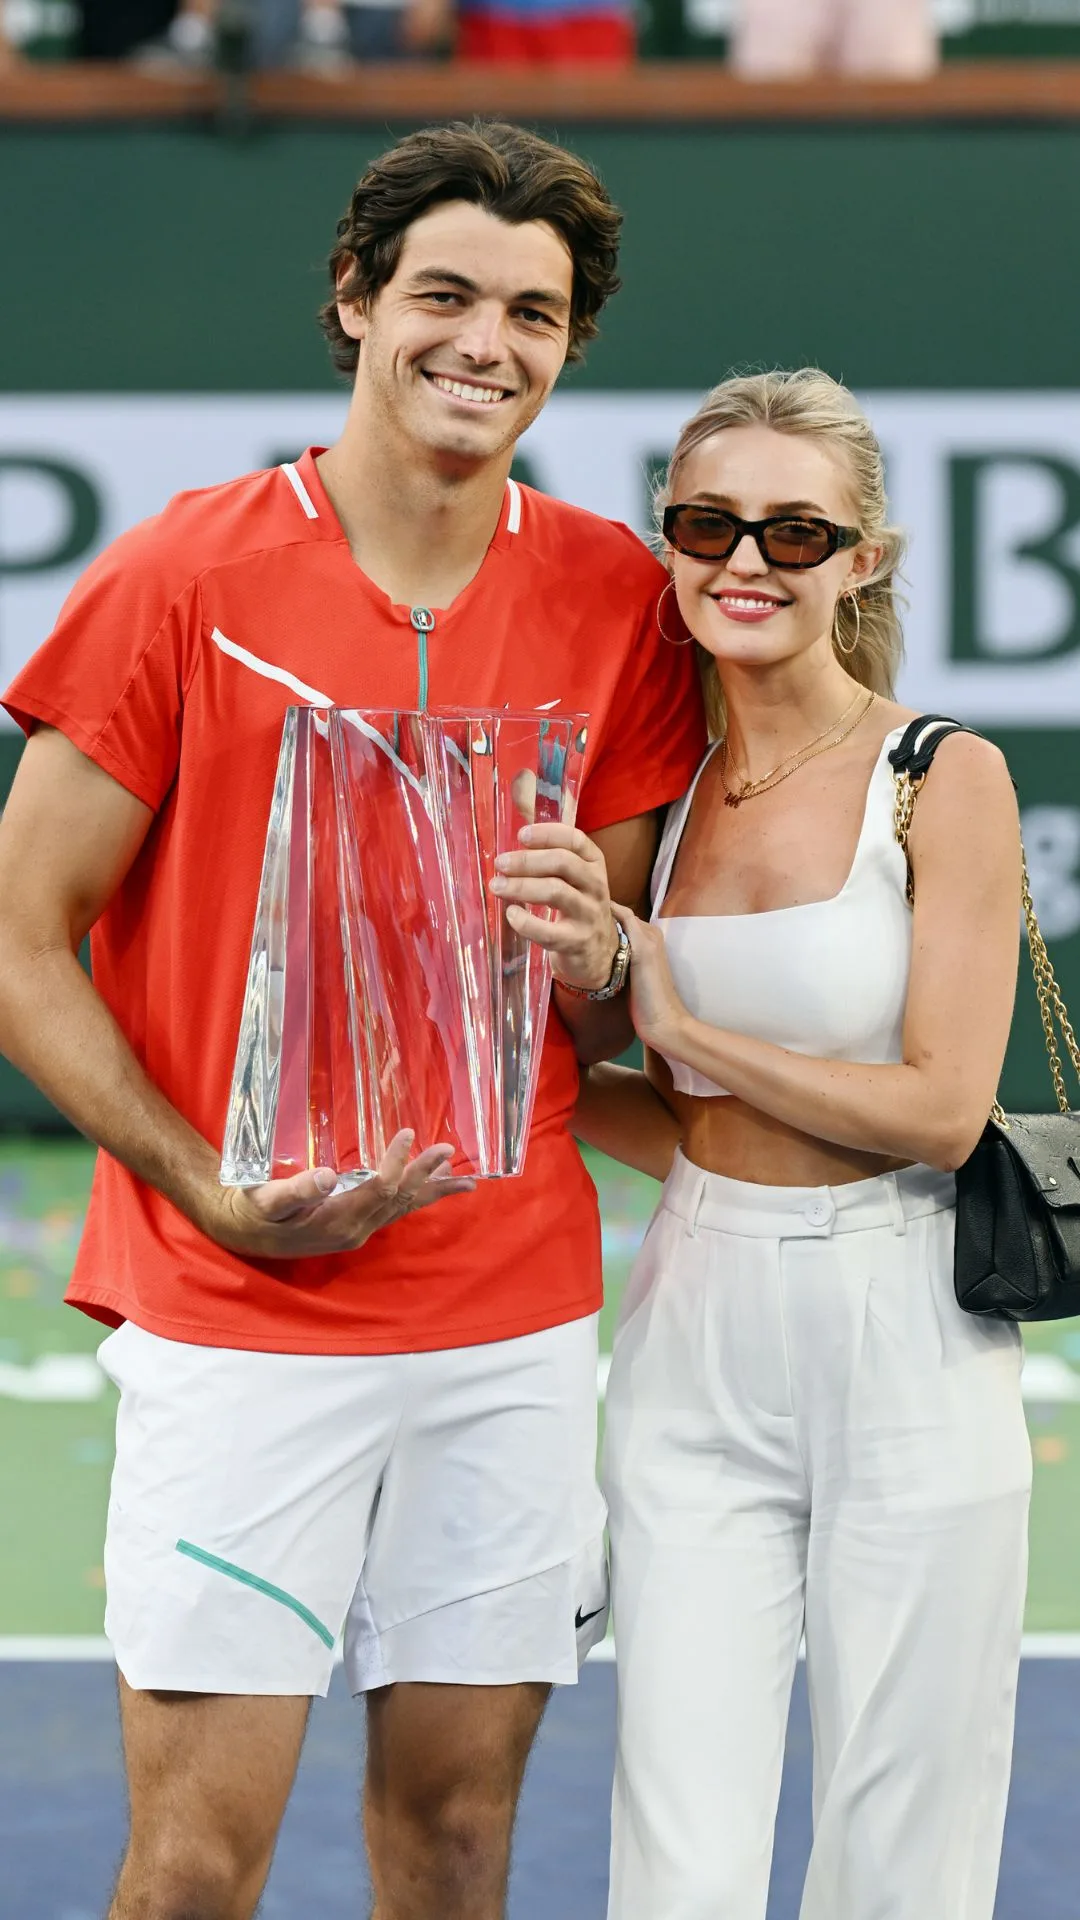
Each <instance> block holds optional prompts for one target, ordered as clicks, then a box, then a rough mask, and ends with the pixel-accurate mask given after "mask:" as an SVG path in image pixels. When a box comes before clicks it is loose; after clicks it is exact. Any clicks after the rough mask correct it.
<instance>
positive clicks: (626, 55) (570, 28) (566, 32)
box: [456, 12, 636, 67]
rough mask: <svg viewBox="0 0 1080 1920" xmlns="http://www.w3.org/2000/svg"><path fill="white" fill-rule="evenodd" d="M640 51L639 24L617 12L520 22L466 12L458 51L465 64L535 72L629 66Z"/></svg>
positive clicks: (501, 16) (492, 15)
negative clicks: (636, 27)
mask: <svg viewBox="0 0 1080 1920" xmlns="http://www.w3.org/2000/svg"><path fill="white" fill-rule="evenodd" d="M635 51H636V47H635V38H634V27H633V22H632V20H631V19H630V18H629V16H627V15H623V14H617V13H582V14H577V15H575V16H574V18H573V19H561V20H560V19H555V20H520V19H514V18H512V17H511V16H509V15H500V14H498V13H469V12H463V13H462V15H461V19H460V24H459V28H458V37H457V47H456V52H457V57H458V59H459V60H474V61H478V62H479V61H485V62H487V63H489V64H491V65H501V66H531V67H571V66H576V65H581V64H584V63H586V62H589V63H592V62H603V63H604V64H605V65H607V66H620V67H621V66H629V64H630V62H631V61H632V60H633V58H634V54H635Z"/></svg>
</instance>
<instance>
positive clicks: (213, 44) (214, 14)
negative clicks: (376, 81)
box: [139, 0, 453, 74]
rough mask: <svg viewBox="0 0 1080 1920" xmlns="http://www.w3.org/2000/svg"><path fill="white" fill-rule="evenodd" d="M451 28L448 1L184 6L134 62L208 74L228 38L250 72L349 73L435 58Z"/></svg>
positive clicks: (205, 1) (282, 0)
mask: <svg viewBox="0 0 1080 1920" xmlns="http://www.w3.org/2000/svg"><path fill="white" fill-rule="evenodd" d="M452 27H453V0H246V4H245V0H184V4H182V5H181V7H180V8H179V10H178V11H177V12H176V14H175V17H174V18H173V20H172V21H171V23H170V25H169V26H168V28H167V30H166V32H165V33H164V34H163V35H162V37H161V38H160V39H158V40H155V41H152V42H151V43H150V44H149V45H148V46H146V47H144V48H143V49H142V50H141V53H140V55H139V58H140V61H141V63H142V64H144V65H151V66H155V67H162V68H175V67H177V66H181V67H195V68H199V67H207V66H211V65H212V64H213V62H214V59H215V56H216V52H217V48H218V44H219V38H220V35H221V34H222V32H223V31H229V32H231V33H232V34H234V35H238V36H240V37H241V39H242V41H243V43H244V44H245V45H246V47H247V49H248V51H249V54H250V59H251V64H252V65H254V66H259V67H273V66H294V67H300V68H301V69H303V70H304V71H306V72H316V73H325V74H335V73H347V72H348V71H349V70H350V68H351V67H353V65H354V64H355V63H356V62H357V61H360V62H363V63H365V64H366V63H368V62H369V61H377V60H403V59H409V58H411V57H414V56H415V55H417V54H421V53H427V52H433V51H438V50H439V49H440V48H442V47H444V46H445V45H447V44H448V42H449V40H450V37H451V33H452Z"/></svg>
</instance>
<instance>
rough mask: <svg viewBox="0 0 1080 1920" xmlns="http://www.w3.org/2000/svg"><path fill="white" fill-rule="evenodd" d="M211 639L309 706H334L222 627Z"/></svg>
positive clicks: (292, 674) (223, 649) (330, 701)
mask: <svg viewBox="0 0 1080 1920" xmlns="http://www.w3.org/2000/svg"><path fill="white" fill-rule="evenodd" d="M286 471H287V469H286ZM210 638H211V639H212V640H213V642H214V645H215V647H220V648H221V651H222V653H227V654H229V655H230V656H231V658H232V659H233V660H239V662H240V665H241V666H242V667H250V668H251V671H252V673H257V674H260V675H261V676H262V678H263V679H264V680H276V681H277V682H278V684H279V686H282V687H288V688H289V691H290V692H291V693H296V694H299V696H300V698H301V700H303V701H304V702H305V704H306V705H307V706H309V707H332V706H334V704H335V702H334V701H333V700H331V698H330V695H329V694H328V693H320V692H319V690H318V688H317V687H308V686H305V684H304V682H303V681H302V680H298V679H297V677H296V675H295V673H290V672H289V670H288V668H287V667H275V666H273V665H272V664H271V662H270V661H269V660H260V659H259V656H258V654H257V653H249V652H248V650H247V648H246V647H238V646H237V644H236V641H235V640H229V639H227V638H226V636H225V635H224V634H223V633H222V631H221V628H220V627H215V628H214V631H213V633H212V634H211V636H210Z"/></svg>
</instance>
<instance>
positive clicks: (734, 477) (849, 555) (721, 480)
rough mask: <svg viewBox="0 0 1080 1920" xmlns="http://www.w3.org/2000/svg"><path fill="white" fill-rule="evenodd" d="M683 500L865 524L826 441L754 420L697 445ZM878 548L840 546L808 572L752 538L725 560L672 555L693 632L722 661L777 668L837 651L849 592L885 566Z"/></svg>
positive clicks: (678, 486)
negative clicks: (836, 635)
mask: <svg viewBox="0 0 1080 1920" xmlns="http://www.w3.org/2000/svg"><path fill="white" fill-rule="evenodd" d="M674 488H675V497H676V498H677V499H678V500H680V501H683V502H691V503H693V504H695V505H700V506H711V507H724V508H728V509H730V510H731V511H732V512H734V513H736V514H738V515H739V516H740V517H741V518H742V519H744V520H765V519H768V518H769V516H770V515H772V514H783V513H792V514H798V515H806V514H811V515H813V516H815V517H816V518H818V519H822V520H831V521H833V522H835V523H836V524H837V525H838V526H853V525H856V524H857V518H856V515H855V510H854V504H853V501H852V498H851V486H850V482H849V480H848V476H847V475H846V473H845V471H844V467H843V464H842V462H841V461H840V460H838V459H837V458H836V457H835V456H834V455H833V454H832V453H830V452H829V450H828V449H827V447H825V446H824V445H823V443H822V442H821V441H820V440H816V439H811V438H809V437H808V436H807V435H805V434H794V433H780V432H778V431H777V430H776V428H775V427H769V426H765V425H763V424H760V423H755V424H754V425H752V426H745V427H724V428H723V429H722V430H721V431H720V432H719V433H714V434H712V435H711V436H710V438H709V439H707V440H703V441H701V442H700V443H699V445H698V446H696V447H694V448H692V449H691V451H690V452H689V453H688V454H687V455H686V458H685V459H684V460H683V461H682V462H681V463H680V465H679V468H678V472H677V475H676V478H675V481H674ZM876 560H877V554H876V550H875V549H874V548H872V547H858V548H854V549H841V550H840V551H839V552H837V553H834V554H833V555H832V556H831V557H830V558H829V559H828V560H825V561H824V562H823V563H822V564H821V566H819V567H812V568H809V569H807V570H806V571H803V572H796V571H793V570H791V569H784V568H780V567H772V566H770V565H769V563H768V561H767V560H765V559H764V558H763V556H762V554H761V552H760V550H759V548H758V546H757V543H756V541H754V540H753V539H752V538H751V537H750V535H749V534H747V535H746V536H745V537H744V538H743V539H742V540H741V541H740V542H739V544H738V546H737V547H736V548H735V551H734V552H733V553H732V554H730V555H729V556H728V558H727V559H726V560H691V559H689V558H688V557H687V556H686V555H685V554H680V553H675V552H673V553H672V555H671V562H672V575H673V578H674V582H675V591H676V594H677V595H678V600H679V607H680V610H681V612H682V616H683V619H684V620H685V621H686V624H687V626H688V627H689V629H690V632H691V633H692V634H693V635H694V638H695V639H696V640H699V641H700V642H701V644H702V646H703V647H705V648H706V649H707V650H708V652H709V653H711V654H712V655H713V656H714V658H715V659H716V661H717V663H718V664H720V665H722V664H723V663H724V662H725V661H727V662H730V663H731V664H732V665H740V666H749V667H753V666H768V665H772V664H774V663H776V662H779V661H782V660H786V659H791V658H793V657H794V656H795V655H797V654H801V653H805V652H807V651H808V650H809V649H810V648H811V647H813V646H815V645H816V644H818V643H821V642H824V645H825V646H826V647H827V648H829V649H830V650H831V644H832V642H831V635H832V624H833V614H834V612H835V609H836V603H837V601H838V599H839V597H840V595H841V594H842V593H843V592H844V591H845V590H846V589H847V588H848V587H853V586H855V585H857V584H858V582H859V580H860V579H865V578H866V577H867V576H868V575H869V574H870V573H871V572H872V571H873V568H874V566H875V564H876Z"/></svg>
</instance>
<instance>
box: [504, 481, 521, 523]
mask: <svg viewBox="0 0 1080 1920" xmlns="http://www.w3.org/2000/svg"><path fill="white" fill-rule="evenodd" d="M506 484H507V486H508V488H509V489H510V510H509V512H508V513H507V516H506V531H507V533H517V532H519V531H520V528H521V488H520V487H519V486H518V483H517V481H516V480H507V482H506Z"/></svg>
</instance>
